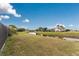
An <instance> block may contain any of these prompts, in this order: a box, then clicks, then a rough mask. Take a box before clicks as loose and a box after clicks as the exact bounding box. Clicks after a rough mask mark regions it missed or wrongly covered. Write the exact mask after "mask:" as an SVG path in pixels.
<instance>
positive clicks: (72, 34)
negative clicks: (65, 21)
mask: <svg viewBox="0 0 79 59" xmlns="http://www.w3.org/2000/svg"><path fill="white" fill-rule="evenodd" d="M41 34H42V35H43V36H59V37H74V38H79V32H37V35H41Z"/></svg>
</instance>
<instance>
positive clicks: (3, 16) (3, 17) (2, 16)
mask: <svg viewBox="0 0 79 59" xmlns="http://www.w3.org/2000/svg"><path fill="white" fill-rule="evenodd" d="M9 18H10V17H9V16H7V15H0V20H2V19H9Z"/></svg>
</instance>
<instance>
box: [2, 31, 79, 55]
mask: <svg viewBox="0 0 79 59" xmlns="http://www.w3.org/2000/svg"><path fill="white" fill-rule="evenodd" d="M2 55H7V56H9V55H10V56H11V55H12V56H13V55H15V56H41V55H42V56H44V55H45V56H48V55H50V56H52V55H56V56H57V55H59V56H61V55H65V56H66V55H68V56H69V55H79V42H73V41H66V40H62V39H59V38H51V37H43V36H38V35H36V36H35V35H29V34H26V33H25V32H19V33H18V34H17V35H13V36H12V37H9V38H8V39H7V41H6V43H5V47H4V49H3V51H2Z"/></svg>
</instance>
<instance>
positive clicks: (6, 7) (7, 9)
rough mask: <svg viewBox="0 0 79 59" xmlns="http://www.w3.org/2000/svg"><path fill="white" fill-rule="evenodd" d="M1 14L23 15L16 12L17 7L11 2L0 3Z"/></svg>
mask: <svg viewBox="0 0 79 59" xmlns="http://www.w3.org/2000/svg"><path fill="white" fill-rule="evenodd" d="M0 14H11V15H14V16H15V17H21V15H20V14H18V13H17V12H16V9H14V8H13V6H12V5H11V4H9V3H0Z"/></svg>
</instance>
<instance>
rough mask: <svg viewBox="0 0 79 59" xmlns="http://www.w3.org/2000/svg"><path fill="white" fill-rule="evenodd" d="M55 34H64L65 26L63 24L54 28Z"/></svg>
mask: <svg viewBox="0 0 79 59" xmlns="http://www.w3.org/2000/svg"><path fill="white" fill-rule="evenodd" d="M54 30H55V32H63V31H65V26H64V25H62V24H57V25H56V26H55V28H54Z"/></svg>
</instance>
